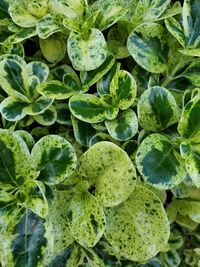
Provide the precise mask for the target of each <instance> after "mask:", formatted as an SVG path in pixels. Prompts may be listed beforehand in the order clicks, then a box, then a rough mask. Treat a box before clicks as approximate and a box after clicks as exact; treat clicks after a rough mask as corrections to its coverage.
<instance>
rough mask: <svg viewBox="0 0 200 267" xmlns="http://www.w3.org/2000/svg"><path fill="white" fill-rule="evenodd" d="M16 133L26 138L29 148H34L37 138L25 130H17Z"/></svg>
mask: <svg viewBox="0 0 200 267" xmlns="http://www.w3.org/2000/svg"><path fill="white" fill-rule="evenodd" d="M15 133H16V134H18V135H19V136H20V137H21V138H22V139H23V140H24V142H25V143H26V145H27V146H28V148H29V150H31V149H32V148H33V146H34V145H35V140H34V138H33V137H32V135H31V134H30V133H28V132H27V131H24V130H17V131H15Z"/></svg>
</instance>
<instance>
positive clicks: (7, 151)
mask: <svg viewBox="0 0 200 267" xmlns="http://www.w3.org/2000/svg"><path fill="white" fill-rule="evenodd" d="M0 150H1V153H0V173H1V177H0V184H1V185H2V186H4V185H5V186H6V185H9V186H12V187H13V186H14V187H19V186H21V185H22V184H23V183H24V182H25V181H26V180H28V179H36V178H37V176H38V172H37V171H36V170H34V168H33V166H32V163H31V158H30V153H29V150H28V147H27V145H26V143H25V142H24V140H23V139H22V138H21V137H19V135H17V134H15V133H13V132H11V131H9V130H2V129H1V130H0Z"/></svg>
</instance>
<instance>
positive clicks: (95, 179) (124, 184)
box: [78, 141, 136, 207]
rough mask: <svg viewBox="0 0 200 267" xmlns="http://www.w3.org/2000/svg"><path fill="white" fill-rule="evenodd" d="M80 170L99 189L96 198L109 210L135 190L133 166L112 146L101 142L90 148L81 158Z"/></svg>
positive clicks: (117, 148) (115, 146)
mask: <svg viewBox="0 0 200 267" xmlns="http://www.w3.org/2000/svg"><path fill="white" fill-rule="evenodd" d="M78 170H79V172H80V174H81V175H82V176H83V177H85V179H89V181H90V182H91V183H92V184H93V185H94V186H95V192H94V193H95V197H96V198H97V200H98V201H100V203H102V204H103V205H104V206H106V207H109V206H115V205H118V204H119V203H120V202H122V201H124V200H125V199H126V198H127V197H128V196H129V195H130V194H131V193H132V192H133V190H134V188H135V184H136V171H135V167H134V165H133V163H132V162H131V160H130V159H129V157H128V155H127V154H126V152H124V151H123V150H122V149H121V148H119V147H118V146H117V145H115V144H113V143H111V142H106V141H103V142H98V143H96V144H95V145H93V146H92V147H91V148H89V150H88V151H86V152H85V153H84V154H83V155H82V156H81V158H80V161H79V169H78ZM116 190H117V192H118V193H117V195H116Z"/></svg>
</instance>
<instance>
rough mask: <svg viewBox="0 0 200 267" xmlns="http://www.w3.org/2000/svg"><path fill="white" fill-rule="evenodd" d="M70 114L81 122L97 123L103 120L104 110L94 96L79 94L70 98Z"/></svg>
mask: <svg viewBox="0 0 200 267" xmlns="http://www.w3.org/2000/svg"><path fill="white" fill-rule="evenodd" d="M69 108H70V111H71V113H72V114H73V115H74V116H75V117H76V118H78V119H79V120H81V121H85V122H89V123H98V122H102V121H103V120H105V112H106V109H105V107H104V106H103V104H102V103H101V101H100V99H99V98H98V97H97V96H95V95H90V94H84V95H83V94H80V95H74V96H72V97H71V98H70V101H69Z"/></svg>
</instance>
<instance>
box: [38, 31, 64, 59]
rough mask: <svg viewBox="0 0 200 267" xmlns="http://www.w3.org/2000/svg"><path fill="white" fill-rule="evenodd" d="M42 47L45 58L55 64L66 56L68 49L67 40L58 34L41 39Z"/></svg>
mask: <svg viewBox="0 0 200 267" xmlns="http://www.w3.org/2000/svg"><path fill="white" fill-rule="evenodd" d="M40 48H41V51H42V54H43V56H44V58H45V59H46V60H47V61H49V62H50V63H54V64H55V63H58V62H60V61H61V60H62V59H63V58H64V56H65V53H66V50H67V47H66V44H65V40H64V39H63V38H62V37H61V36H59V35H58V34H57V35H56V34H54V35H52V36H50V37H48V38H46V39H40Z"/></svg>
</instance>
